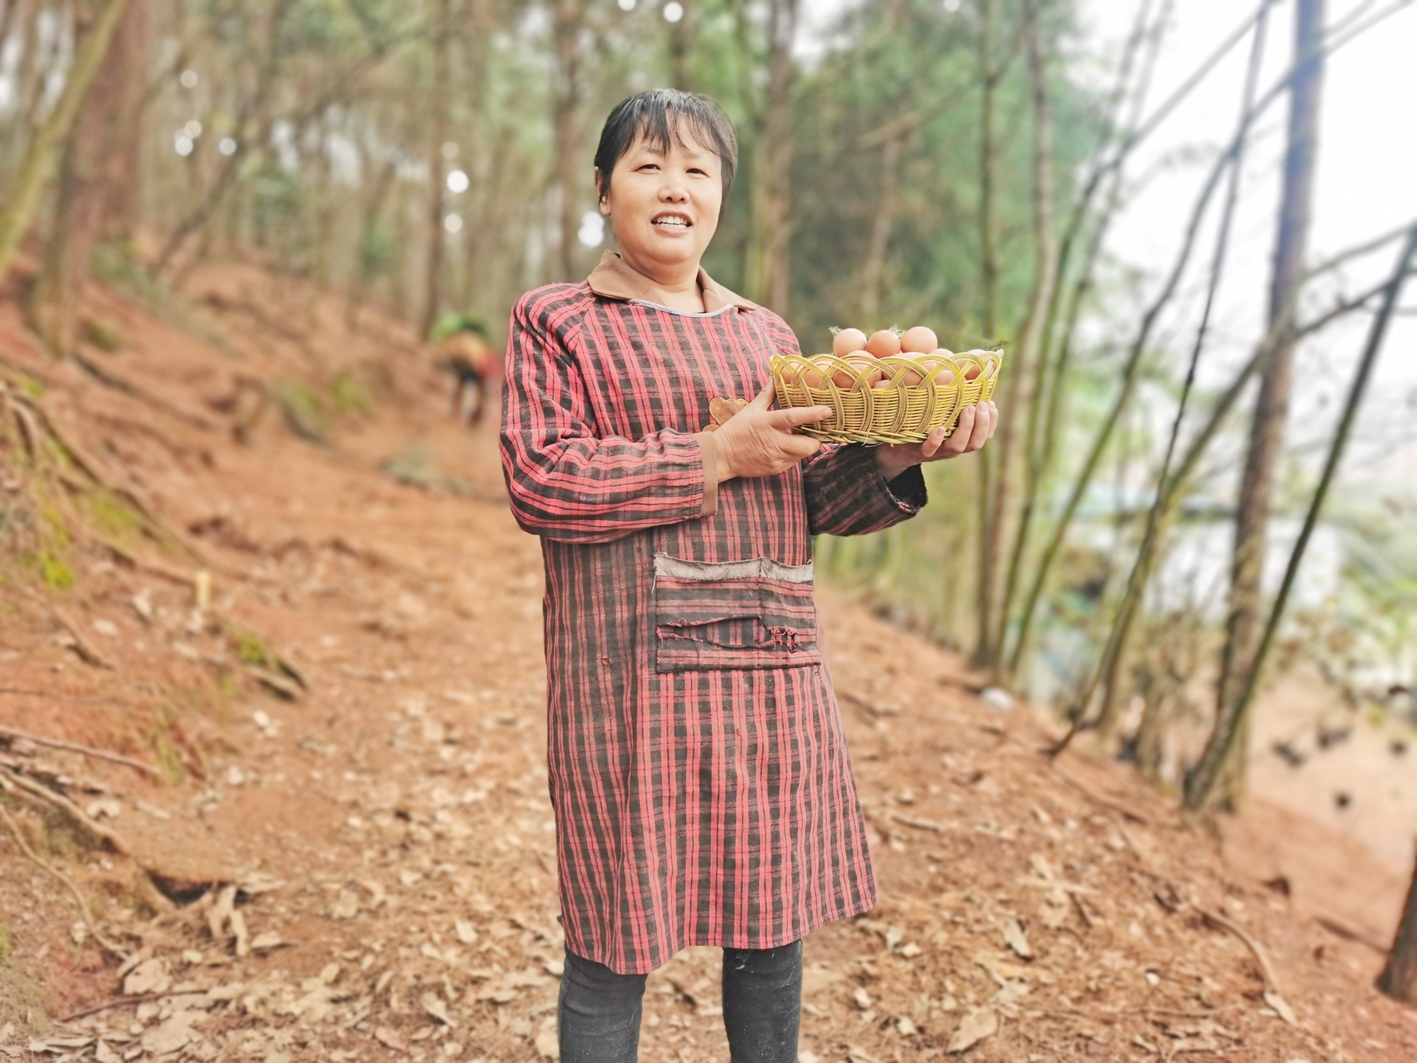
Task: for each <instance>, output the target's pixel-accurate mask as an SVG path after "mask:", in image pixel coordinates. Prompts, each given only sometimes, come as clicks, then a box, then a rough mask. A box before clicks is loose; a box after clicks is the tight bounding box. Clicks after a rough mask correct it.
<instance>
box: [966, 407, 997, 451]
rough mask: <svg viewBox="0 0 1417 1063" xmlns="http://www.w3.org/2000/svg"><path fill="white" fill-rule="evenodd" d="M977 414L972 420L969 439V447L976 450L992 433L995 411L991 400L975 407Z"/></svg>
mask: <svg viewBox="0 0 1417 1063" xmlns="http://www.w3.org/2000/svg"><path fill="white" fill-rule="evenodd" d="M975 409H976V410H978V411H979V412H978V415H977V416H976V418H975V421H974V433H973V435H971V436H970V439H969V449H970V450H978V449H979V448H980V447H982V446H983V445H984V444H985V443H987V442H989V437H990V436H992V435H993V434H994V421H995V419H996V418H995V411H994V404H993V403H992V402H981V403H979V405H978V406H976V407H975Z"/></svg>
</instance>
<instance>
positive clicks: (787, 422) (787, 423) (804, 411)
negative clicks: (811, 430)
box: [768, 406, 832, 431]
mask: <svg viewBox="0 0 1417 1063" xmlns="http://www.w3.org/2000/svg"><path fill="white" fill-rule="evenodd" d="M831 415H832V408H831V407H830V406H794V407H793V408H791V409H788V410H773V411H771V412H769V414H768V424H770V425H771V426H772V427H773V428H779V429H782V430H783V431H791V430H792V429H794V428H796V427H797V426H798V425H803V424H812V423H813V422H814V421H825V420H826V419H827V418H828V417H830V416H831Z"/></svg>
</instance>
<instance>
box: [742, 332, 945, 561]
mask: <svg viewBox="0 0 1417 1063" xmlns="http://www.w3.org/2000/svg"><path fill="white" fill-rule="evenodd" d="M768 332H769V333H770V334H771V336H772V341H773V346H774V347H776V348H777V350H779V351H781V352H782V353H783V354H801V353H802V352H801V349H800V348H799V347H798V345H797V336H796V335H795V334H794V333H793V331H792V329H790V328H788V326H787V322H785V321H783V320H782V319H781V318H780V317H778V316H777V315H775V314H774V315H772V316H771V317H770V318H769V320H768ZM802 489H803V492H804V493H805V495H806V500H807V521H808V526H809V530H810V531H811V533H812V534H813V535H864V534H866V533H867V532H873V531H880V530H881V529H882V528H889V527H890V526H891V525H892V524H899V523H900V522H901V521H903V520H909V519H910V518H911V517H913V516H915V514H916V513H918V512H920V508H921V507H922V506H924V505H925V502H926V495H925V477H924V476H923V475H922V474H921V472H920V467H919V466H918V465H917V466H915V467H914V468H911V469H907V470H906V471H905V472H903V473H901V474H900V475H899V476H897V477H896V478H895V479H894V480H887V479H886V477H885V474H884V473H882V472H881V469H880V466H879V465H878V464H877V462H876V455H875V452H874V451H873V450H872V449H871V448H870V447H865V446H862V445H861V444H859V443H849V444H843V443H828V444H827V445H826V446H824V447H822V449H821V450H819V451H818V452H817V453H816V454H814V455H812V457H810V458H808V459H807V460H806V461H804V462H803V463H802Z"/></svg>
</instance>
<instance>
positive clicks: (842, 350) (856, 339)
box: [832, 328, 866, 358]
mask: <svg viewBox="0 0 1417 1063" xmlns="http://www.w3.org/2000/svg"><path fill="white" fill-rule="evenodd" d="M864 346H866V333H864V332H862V331H861V330H860V329H859V328H844V329H842V330H841V331H840V332H838V333H837V334H836V336H835V337H833V339H832V353H833V354H835V355H836V356H837V357H838V358H845V357H846V356H847V355H848V354H850V353H851V352H852V351H859V350H860V349H861V348H862V347H864Z"/></svg>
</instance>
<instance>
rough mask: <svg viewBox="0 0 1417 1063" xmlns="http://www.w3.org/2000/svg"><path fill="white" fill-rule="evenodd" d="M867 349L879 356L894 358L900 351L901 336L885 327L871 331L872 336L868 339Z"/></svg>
mask: <svg viewBox="0 0 1417 1063" xmlns="http://www.w3.org/2000/svg"><path fill="white" fill-rule="evenodd" d="M866 350H868V351H870V352H871V353H872V354H874V355H875V356H876V357H877V358H892V357H894V356H895V355H897V354H899V353H900V337H899V336H897V335H896V334H895V333H894V332H892V331H891V330H890V329H888V328H883V329H881V331H880V332H873V333H871V338H870V339H869V340H867V341H866Z"/></svg>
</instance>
